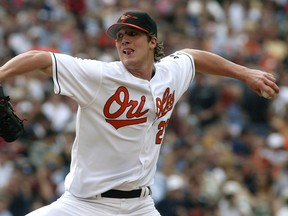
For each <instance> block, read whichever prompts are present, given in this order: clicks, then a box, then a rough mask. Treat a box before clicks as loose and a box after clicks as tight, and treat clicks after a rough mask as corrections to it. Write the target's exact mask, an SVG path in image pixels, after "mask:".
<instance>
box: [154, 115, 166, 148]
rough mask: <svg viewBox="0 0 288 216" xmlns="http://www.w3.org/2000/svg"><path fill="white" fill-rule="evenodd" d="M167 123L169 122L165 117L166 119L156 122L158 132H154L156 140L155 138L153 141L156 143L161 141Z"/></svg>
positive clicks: (158, 143)
mask: <svg viewBox="0 0 288 216" xmlns="http://www.w3.org/2000/svg"><path fill="white" fill-rule="evenodd" d="M168 124H169V119H167V121H161V122H160V123H159V124H158V133H157V134H156V140H155V143H156V144H157V145H160V144H161V143H162V141H163V137H164V133H165V129H166V127H167V126H168Z"/></svg>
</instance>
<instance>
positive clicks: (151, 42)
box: [149, 37, 157, 49]
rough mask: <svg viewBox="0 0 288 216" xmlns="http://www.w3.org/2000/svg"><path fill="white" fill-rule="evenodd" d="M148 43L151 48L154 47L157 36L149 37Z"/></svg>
mask: <svg viewBox="0 0 288 216" xmlns="http://www.w3.org/2000/svg"><path fill="white" fill-rule="evenodd" d="M149 45H150V47H151V48H152V49H154V48H155V47H156V46H157V38H156V37H151V38H150V41H149Z"/></svg>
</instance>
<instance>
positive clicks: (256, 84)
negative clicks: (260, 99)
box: [182, 49, 279, 98]
mask: <svg viewBox="0 0 288 216" xmlns="http://www.w3.org/2000/svg"><path fill="white" fill-rule="evenodd" d="M182 51H183V52H186V53H188V54H190V55H191V56H192V57H193V59H194V63H195V69H196V71H197V72H200V73H206V74H212V75H220V76H226V77H231V78H235V79H238V80H241V81H243V82H244V83H246V85H247V86H248V87H249V88H251V89H252V90H253V91H254V92H255V93H257V94H258V95H259V96H262V95H261V94H262V93H261V91H265V92H267V93H268V94H269V96H270V97H271V98H273V97H275V96H276V95H277V94H278V92H279V87H278V86H277V84H276V78H275V77H274V76H273V75H272V74H271V73H269V72H265V71H261V70H257V69H251V68H247V67H245V66H242V65H239V64H235V63H233V62H231V61H229V60H227V59H225V58H223V57H221V56H219V55H217V54H214V53H211V52H207V51H202V50H195V49H183V50H182Z"/></svg>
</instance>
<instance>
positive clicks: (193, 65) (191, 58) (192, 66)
mask: <svg viewBox="0 0 288 216" xmlns="http://www.w3.org/2000/svg"><path fill="white" fill-rule="evenodd" d="M179 52H180V53H182V54H184V55H186V56H187V57H188V58H189V60H190V62H191V69H192V70H191V71H192V74H191V75H192V76H191V79H190V82H192V80H193V79H194V76H195V63H194V59H193V57H192V56H191V55H189V54H188V53H186V52H181V51H179Z"/></svg>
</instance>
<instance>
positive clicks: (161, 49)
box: [148, 34, 165, 62]
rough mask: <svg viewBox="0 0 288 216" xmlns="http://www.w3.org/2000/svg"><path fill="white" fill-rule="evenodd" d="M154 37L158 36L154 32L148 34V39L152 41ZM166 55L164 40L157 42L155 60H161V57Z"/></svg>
mask: <svg viewBox="0 0 288 216" xmlns="http://www.w3.org/2000/svg"><path fill="white" fill-rule="evenodd" d="M153 37H156V35H154V34H148V40H149V41H150V40H151V39H152V38H153ZM164 56H165V53H164V43H163V42H162V41H160V42H157V45H156V47H155V49H154V61H155V62H159V61H160V59H161V58H163V57H164Z"/></svg>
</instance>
